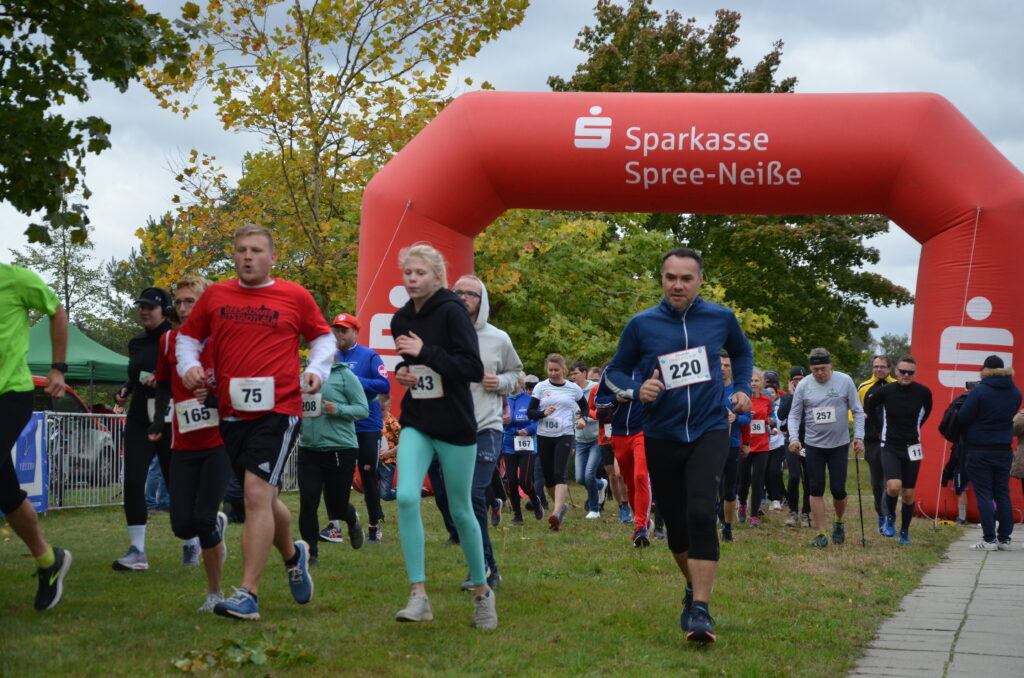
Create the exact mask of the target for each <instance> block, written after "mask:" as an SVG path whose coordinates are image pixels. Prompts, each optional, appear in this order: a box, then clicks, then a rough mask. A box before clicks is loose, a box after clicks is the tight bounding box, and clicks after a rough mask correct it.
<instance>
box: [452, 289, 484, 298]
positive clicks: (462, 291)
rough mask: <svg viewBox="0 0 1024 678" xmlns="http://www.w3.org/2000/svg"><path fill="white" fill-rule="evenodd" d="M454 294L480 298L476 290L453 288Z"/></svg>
mask: <svg viewBox="0 0 1024 678" xmlns="http://www.w3.org/2000/svg"><path fill="white" fill-rule="evenodd" d="M455 294H457V295H459V296H460V297H470V298H472V299H479V298H480V295H479V294H477V293H476V292H471V291H469V290H455Z"/></svg>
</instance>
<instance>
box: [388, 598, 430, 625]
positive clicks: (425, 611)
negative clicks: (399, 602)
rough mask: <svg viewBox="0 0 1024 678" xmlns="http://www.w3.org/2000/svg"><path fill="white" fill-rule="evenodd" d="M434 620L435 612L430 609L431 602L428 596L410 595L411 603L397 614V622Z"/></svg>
mask: <svg viewBox="0 0 1024 678" xmlns="http://www.w3.org/2000/svg"><path fill="white" fill-rule="evenodd" d="M433 618H434V612H433V611H432V610H431V609H430V600H429V599H428V598H427V597H426V596H417V595H415V594H410V595H409V602H407V603H406V604H405V607H404V608H402V609H401V610H399V611H398V613H397V614H395V621H400V622H421V621H430V620H432V619H433Z"/></svg>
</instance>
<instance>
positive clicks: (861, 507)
mask: <svg viewBox="0 0 1024 678" xmlns="http://www.w3.org/2000/svg"><path fill="white" fill-rule="evenodd" d="M853 467H854V468H855V469H856V470H857V508H858V509H859V510H860V545H861V546H863V547H865V548H866V547H867V545H868V540H867V539H866V538H865V537H864V498H863V497H861V496H860V456H858V455H857V451H856V450H854V452H853Z"/></svg>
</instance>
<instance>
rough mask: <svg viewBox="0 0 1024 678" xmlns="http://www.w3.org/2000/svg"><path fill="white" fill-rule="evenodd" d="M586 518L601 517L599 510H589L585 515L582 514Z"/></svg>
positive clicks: (594, 518) (595, 518)
mask: <svg viewBox="0 0 1024 678" xmlns="http://www.w3.org/2000/svg"><path fill="white" fill-rule="evenodd" d="M583 517H584V518H585V519H587V520H597V519H598V518H600V517H601V512H600V511H590V512H589V513H587V515H585V516H583Z"/></svg>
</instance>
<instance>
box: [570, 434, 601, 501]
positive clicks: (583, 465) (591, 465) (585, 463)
mask: <svg viewBox="0 0 1024 678" xmlns="http://www.w3.org/2000/svg"><path fill="white" fill-rule="evenodd" d="M600 465H601V451H600V450H598V449H597V441H596V440H592V441H590V442H589V443H584V442H581V441H579V440H577V441H576V482H577V483H579V484H580V485H586V486H587V510H588V511H600V510H601V505H600V504H598V503H597V489H598V487H600V481H599V480H598V479H597V467H598V466H600Z"/></svg>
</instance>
